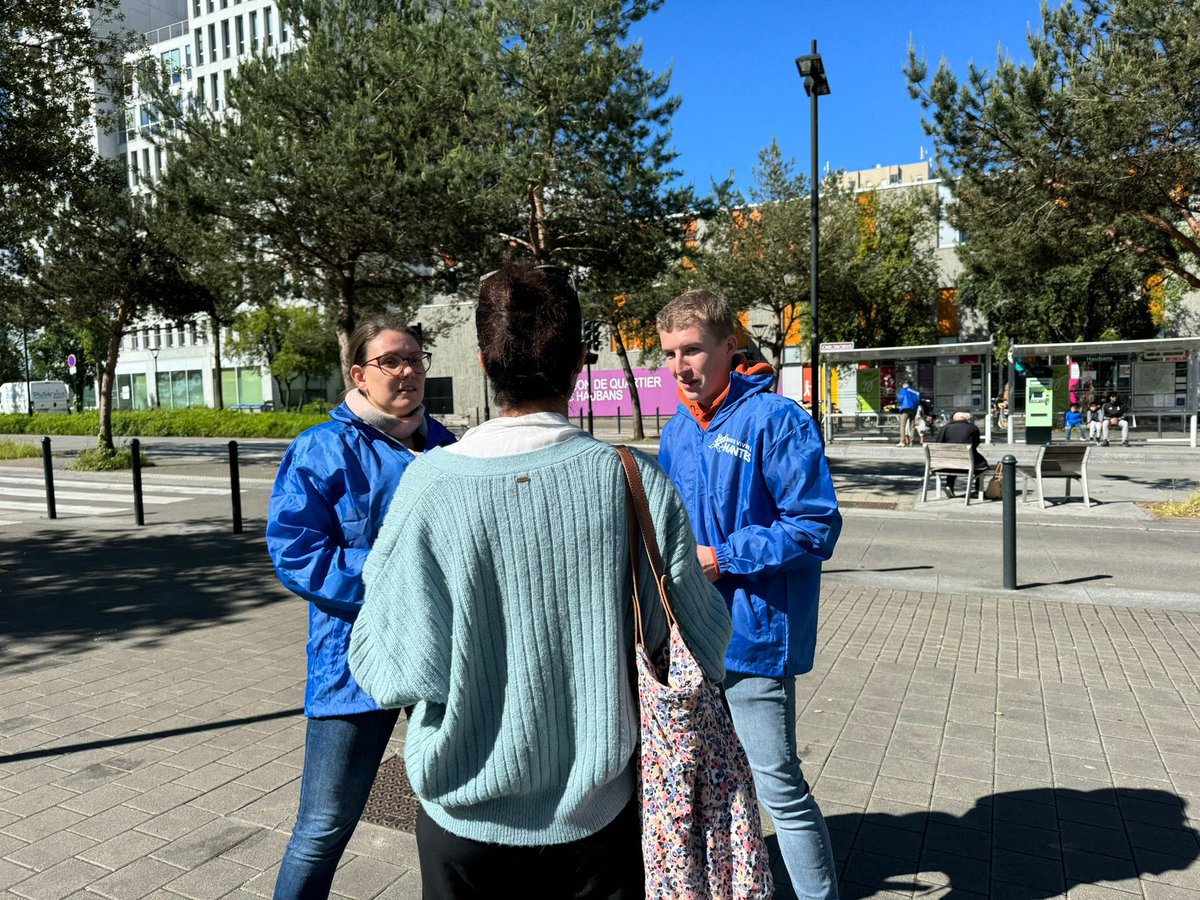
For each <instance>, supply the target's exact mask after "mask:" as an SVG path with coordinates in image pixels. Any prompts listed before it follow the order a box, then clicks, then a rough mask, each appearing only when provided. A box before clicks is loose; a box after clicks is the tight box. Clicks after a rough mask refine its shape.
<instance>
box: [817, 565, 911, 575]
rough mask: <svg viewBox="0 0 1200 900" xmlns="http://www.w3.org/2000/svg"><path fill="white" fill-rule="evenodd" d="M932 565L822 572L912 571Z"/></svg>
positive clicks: (832, 573) (827, 571)
mask: <svg viewBox="0 0 1200 900" xmlns="http://www.w3.org/2000/svg"><path fill="white" fill-rule="evenodd" d="M932 568H933V566H887V567H885V568H882V569H822V570H821V572H822V574H825V575H836V574H837V573H838V572H913V571H916V570H917V569H932Z"/></svg>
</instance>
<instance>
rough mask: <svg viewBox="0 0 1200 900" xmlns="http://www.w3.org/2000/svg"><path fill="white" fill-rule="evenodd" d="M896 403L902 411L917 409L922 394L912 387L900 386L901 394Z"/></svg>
mask: <svg viewBox="0 0 1200 900" xmlns="http://www.w3.org/2000/svg"><path fill="white" fill-rule="evenodd" d="M896 405H897V406H898V407H899V408H900V411H901V412H904V411H905V410H915V409H916V408H917V407H918V406H920V405H921V395H920V394H918V393H917V392H916V391H915V390H913V389H912V388H910V387H907V388H900V396H899V398H898V399H897V400H896Z"/></svg>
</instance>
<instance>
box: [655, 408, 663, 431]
mask: <svg viewBox="0 0 1200 900" xmlns="http://www.w3.org/2000/svg"><path fill="white" fill-rule="evenodd" d="M654 431H655V433H657V434H659V435H661V434H662V421H661V420H660V419H659V410H658V407H657V406H656V407H654Z"/></svg>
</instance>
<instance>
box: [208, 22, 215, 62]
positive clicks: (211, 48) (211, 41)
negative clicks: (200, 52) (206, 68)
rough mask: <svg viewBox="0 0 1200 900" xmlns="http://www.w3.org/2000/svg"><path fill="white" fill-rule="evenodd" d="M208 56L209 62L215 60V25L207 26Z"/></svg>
mask: <svg viewBox="0 0 1200 900" xmlns="http://www.w3.org/2000/svg"><path fill="white" fill-rule="evenodd" d="M208 58H209V61H210V62H216V61H217V26H216V25H209V26H208Z"/></svg>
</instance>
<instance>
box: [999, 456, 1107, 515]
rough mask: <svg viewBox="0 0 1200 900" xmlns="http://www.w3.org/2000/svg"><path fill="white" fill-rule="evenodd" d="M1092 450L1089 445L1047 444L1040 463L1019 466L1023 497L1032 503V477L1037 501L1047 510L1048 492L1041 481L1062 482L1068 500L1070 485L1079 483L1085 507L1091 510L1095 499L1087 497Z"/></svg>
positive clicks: (1038, 457) (1039, 457)
mask: <svg viewBox="0 0 1200 900" xmlns="http://www.w3.org/2000/svg"><path fill="white" fill-rule="evenodd" d="M1091 452H1092V448H1091V447H1089V446H1088V445H1086V444H1046V445H1045V446H1044V447H1042V448H1041V449H1040V450H1038V455H1037V460H1036V461H1035V462H1034V464H1033V465H1032V466H1017V468H1018V469H1019V470H1020V471H1021V476H1022V483H1021V484H1022V492H1023V493H1022V497H1023V499H1024V500H1028V499H1029V476H1030V475H1032V476H1033V477H1034V478H1035V479H1037V489H1038V500H1039V501H1041V504H1042V509H1045V508H1046V492H1045V489H1044V487H1043V485H1042V480H1043V479H1046V478H1062V479H1063V480H1064V481H1066V482H1067V497H1068V499H1069V498H1070V496H1071V482H1072V481H1078V482H1080V483H1081V484H1082V485H1083V505H1084V506H1086V507H1087V508H1088V509H1091V507H1092V499H1091V496H1090V495H1089V494H1088V483H1087V461H1088V457H1089V456H1090V455H1091Z"/></svg>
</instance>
